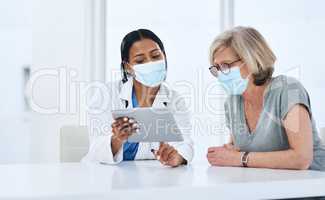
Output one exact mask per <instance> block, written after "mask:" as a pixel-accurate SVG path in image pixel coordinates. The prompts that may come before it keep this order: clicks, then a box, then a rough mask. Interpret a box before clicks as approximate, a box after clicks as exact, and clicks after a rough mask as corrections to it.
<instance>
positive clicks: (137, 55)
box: [133, 48, 160, 58]
mask: <svg viewBox="0 0 325 200" xmlns="http://www.w3.org/2000/svg"><path fill="white" fill-rule="evenodd" d="M155 51H160V49H158V48H156V49H152V50H151V51H150V53H153V52H155ZM139 56H144V54H143V53H139V54H136V55H135V56H133V58H136V57H139Z"/></svg>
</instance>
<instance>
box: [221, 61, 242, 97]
mask: <svg viewBox="0 0 325 200" xmlns="http://www.w3.org/2000/svg"><path fill="white" fill-rule="evenodd" d="M218 81H219V82H220V84H221V86H222V87H223V88H224V90H225V91H226V92H227V93H228V94H229V95H242V94H243V93H244V92H245V90H246V89H247V86H248V76H247V77H246V78H245V79H243V78H242V77H241V75H240V67H239V66H238V67H237V66H234V67H231V68H230V72H229V73H228V74H223V73H220V74H219V75H218Z"/></svg>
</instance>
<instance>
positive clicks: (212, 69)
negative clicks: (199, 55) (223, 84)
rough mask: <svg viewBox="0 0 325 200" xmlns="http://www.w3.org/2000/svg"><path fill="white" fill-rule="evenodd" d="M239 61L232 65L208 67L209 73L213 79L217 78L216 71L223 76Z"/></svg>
mask: <svg viewBox="0 0 325 200" xmlns="http://www.w3.org/2000/svg"><path fill="white" fill-rule="evenodd" d="M240 60H241V59H238V60H235V61H234V62H232V63H224V64H221V65H218V64H217V65H212V66H211V67H209V70H210V72H211V74H212V75H213V76H215V77H217V76H218V71H220V72H221V73H223V74H228V73H229V72H230V68H231V67H232V65H233V64H234V63H236V62H238V61H240Z"/></svg>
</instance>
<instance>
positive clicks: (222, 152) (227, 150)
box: [207, 144, 242, 167]
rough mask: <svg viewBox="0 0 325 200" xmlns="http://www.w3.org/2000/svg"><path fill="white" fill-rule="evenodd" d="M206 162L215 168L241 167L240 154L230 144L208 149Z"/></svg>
mask: <svg viewBox="0 0 325 200" xmlns="http://www.w3.org/2000/svg"><path fill="white" fill-rule="evenodd" d="M207 158H208V161H209V163H210V164H211V165H215V166H234V167H239V166H241V165H242V164H241V153H240V152H239V149H237V148H235V147H234V146H233V145H232V144H225V145H223V146H220V147H210V148H209V149H208V153H207Z"/></svg>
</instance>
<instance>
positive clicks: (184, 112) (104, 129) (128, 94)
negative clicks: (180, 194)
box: [82, 78, 193, 164]
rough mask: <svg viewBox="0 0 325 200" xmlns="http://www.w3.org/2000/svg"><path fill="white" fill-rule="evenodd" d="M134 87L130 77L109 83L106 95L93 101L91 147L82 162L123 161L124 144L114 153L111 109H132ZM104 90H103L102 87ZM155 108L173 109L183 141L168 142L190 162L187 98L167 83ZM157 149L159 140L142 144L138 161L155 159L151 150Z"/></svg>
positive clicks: (191, 155)
mask: <svg viewBox="0 0 325 200" xmlns="http://www.w3.org/2000/svg"><path fill="white" fill-rule="evenodd" d="M132 88H133V80H132V79H131V78H130V79H129V80H128V81H127V82H125V83H122V82H121V81H118V82H114V83H111V84H108V85H107V88H106V89H107V91H108V92H107V95H103V94H101V95H99V96H100V97H101V99H102V100H101V101H100V100H99V101H98V98H95V99H97V100H95V101H94V102H95V103H94V102H93V103H92V104H93V105H92V106H91V107H90V109H89V111H90V114H89V115H88V120H87V121H88V122H87V126H88V130H89V133H90V147H89V152H88V154H87V155H86V156H85V157H84V158H83V159H82V161H83V162H98V163H106V164H117V163H119V162H121V161H122V160H123V145H122V147H121V149H120V150H119V151H118V153H116V155H115V156H113V154H112V149H111V137H112V133H111V124H112V121H113V119H112V115H111V110H115V109H126V108H132V99H131V98H132ZM101 89H102V91H103V88H101ZM97 94H98V93H97ZM97 96H98V95H97ZM103 97H104V100H103ZM105 97H106V98H105ZM91 99H94V98H91ZM98 102H101V103H98ZM103 102H107V104H106V105H104V106H103ZM96 104H97V105H96ZM98 105H100V106H98ZM152 107H154V108H166V107H167V108H168V109H170V110H171V112H172V113H173V115H174V118H175V120H176V122H177V126H178V128H179V129H180V130H181V132H182V135H183V137H184V141H183V142H170V143H169V144H170V145H172V146H173V147H174V148H175V149H176V150H177V151H178V153H179V154H180V155H182V156H183V158H184V159H186V160H187V162H188V163H189V162H191V161H192V158H193V141H192V139H191V133H192V125H191V118H190V117H191V114H190V112H189V110H188V109H187V108H186V106H185V100H184V98H183V97H181V96H180V95H179V93H177V92H176V91H174V90H171V89H170V88H169V86H168V85H167V83H165V82H164V83H162V84H161V86H160V89H159V91H158V93H157V95H156V98H155V100H154V102H153V105H152ZM158 148H159V143H157V142H154V143H139V148H138V151H137V154H136V157H135V160H143V159H155V158H154V155H153V153H152V152H151V149H158Z"/></svg>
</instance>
